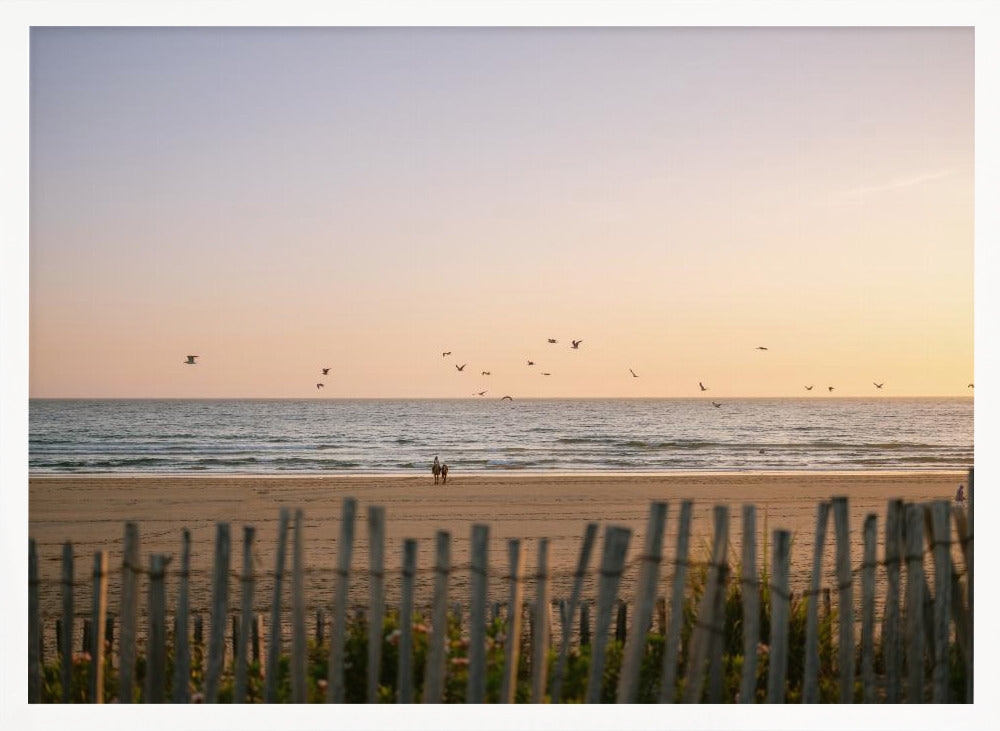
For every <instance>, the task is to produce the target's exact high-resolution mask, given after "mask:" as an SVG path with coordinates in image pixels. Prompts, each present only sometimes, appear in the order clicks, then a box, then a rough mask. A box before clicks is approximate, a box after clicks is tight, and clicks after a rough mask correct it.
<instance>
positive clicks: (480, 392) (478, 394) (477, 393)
mask: <svg viewBox="0 0 1000 731" xmlns="http://www.w3.org/2000/svg"><path fill="white" fill-rule="evenodd" d="M475 395H476V396H485V395H486V391H476V393H475Z"/></svg>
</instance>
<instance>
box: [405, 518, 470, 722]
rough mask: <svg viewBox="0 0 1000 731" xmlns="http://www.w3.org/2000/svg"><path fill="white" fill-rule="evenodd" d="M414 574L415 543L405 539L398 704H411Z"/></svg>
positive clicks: (411, 539)
mask: <svg viewBox="0 0 1000 731" xmlns="http://www.w3.org/2000/svg"><path fill="white" fill-rule="evenodd" d="M416 573H417V542H416V540H414V539H413V538H407V539H406V540H404V541H403V589H402V600H401V604H400V607H399V668H398V673H399V675H398V678H397V681H396V688H397V694H398V695H397V700H398V701H399V702H400V703H413V578H414V576H416ZM470 650H471V648H470Z"/></svg>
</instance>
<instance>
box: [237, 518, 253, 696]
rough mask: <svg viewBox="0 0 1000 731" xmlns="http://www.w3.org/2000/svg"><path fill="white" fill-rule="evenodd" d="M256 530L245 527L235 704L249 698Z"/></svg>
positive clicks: (249, 526) (250, 526) (251, 527)
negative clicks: (249, 653) (248, 652)
mask: <svg viewBox="0 0 1000 731" xmlns="http://www.w3.org/2000/svg"><path fill="white" fill-rule="evenodd" d="M255 530H256V529H255V528H254V527H253V526H252V525H245V526H243V573H242V574H241V575H240V629H239V633H238V635H237V637H236V643H234V645H235V652H234V653H233V654H234V655H235V656H236V687H235V689H234V691H233V703H244V702H246V698H247V671H248V668H247V646H248V645H249V644H250V625H251V623H252V622H253V590H254V576H253V538H254V533H255Z"/></svg>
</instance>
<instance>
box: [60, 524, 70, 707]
mask: <svg viewBox="0 0 1000 731" xmlns="http://www.w3.org/2000/svg"><path fill="white" fill-rule="evenodd" d="M62 611H63V620H62V629H63V631H62V643H61V646H60V650H61V651H62V665H60V669H61V670H62V702H63V703H70V702H71V701H72V683H73V544H72V543H70V542H69V541H66V542H65V543H64V544H63V553H62Z"/></svg>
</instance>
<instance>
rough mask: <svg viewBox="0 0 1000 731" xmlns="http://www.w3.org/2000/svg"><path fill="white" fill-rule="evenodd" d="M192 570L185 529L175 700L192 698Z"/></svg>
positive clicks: (176, 620) (176, 621)
mask: <svg viewBox="0 0 1000 731" xmlns="http://www.w3.org/2000/svg"><path fill="white" fill-rule="evenodd" d="M190 570H191V532H190V531H189V530H187V529H186V528H185V529H184V533H183V534H182V537H181V569H180V575H179V576H180V583H179V586H178V589H177V615H176V616H175V617H174V627H175V630H174V683H173V685H174V688H173V702H174V703H187V702H188V701H189V700H190V691H189V689H188V684H189V683H190V682H191V650H190V647H189V645H188V616H189V614H190V611H191V610H190V606H189V603H188V576H189V575H190Z"/></svg>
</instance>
